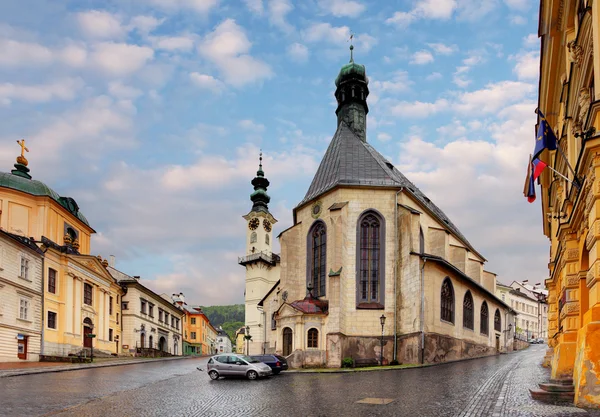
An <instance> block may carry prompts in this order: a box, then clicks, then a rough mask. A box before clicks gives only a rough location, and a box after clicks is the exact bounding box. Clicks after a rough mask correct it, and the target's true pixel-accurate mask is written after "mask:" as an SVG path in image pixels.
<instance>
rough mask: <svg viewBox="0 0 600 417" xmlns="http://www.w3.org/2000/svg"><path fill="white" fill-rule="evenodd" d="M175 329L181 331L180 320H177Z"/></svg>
mask: <svg viewBox="0 0 600 417" xmlns="http://www.w3.org/2000/svg"><path fill="white" fill-rule="evenodd" d="M175 329H176V330H179V319H175Z"/></svg>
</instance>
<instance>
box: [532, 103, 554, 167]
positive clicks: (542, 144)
mask: <svg viewBox="0 0 600 417" xmlns="http://www.w3.org/2000/svg"><path fill="white" fill-rule="evenodd" d="M536 111H537V114H539V116H540V124H539V126H538V131H537V135H536V137H535V149H534V150H533V159H534V160H535V159H537V158H538V157H539V156H540V154H541V153H542V151H543V150H544V149H548V150H549V151H554V150H556V142H557V140H556V135H555V134H554V131H553V130H552V128H550V125H549V124H548V121H547V120H546V117H545V116H544V114H543V113H542V112H541V111H540V110H539V109H538V110H536Z"/></svg>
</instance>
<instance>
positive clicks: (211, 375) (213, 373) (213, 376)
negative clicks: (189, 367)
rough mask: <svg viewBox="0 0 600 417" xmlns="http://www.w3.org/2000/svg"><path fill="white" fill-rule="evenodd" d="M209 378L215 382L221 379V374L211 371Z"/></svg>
mask: <svg viewBox="0 0 600 417" xmlns="http://www.w3.org/2000/svg"><path fill="white" fill-rule="evenodd" d="M208 376H209V377H210V379H212V380H215V379H219V373H218V372H217V371H210V372H209V373H208Z"/></svg>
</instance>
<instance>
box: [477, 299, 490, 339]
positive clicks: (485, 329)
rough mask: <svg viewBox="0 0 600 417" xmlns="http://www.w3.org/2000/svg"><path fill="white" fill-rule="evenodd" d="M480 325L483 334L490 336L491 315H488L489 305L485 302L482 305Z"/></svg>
mask: <svg viewBox="0 0 600 417" xmlns="http://www.w3.org/2000/svg"><path fill="white" fill-rule="evenodd" d="M480 321H481V323H480V325H479V329H480V332H481V334H489V325H490V322H489V313H488V306H487V303H486V302H485V301H484V302H483V304H481V317H480Z"/></svg>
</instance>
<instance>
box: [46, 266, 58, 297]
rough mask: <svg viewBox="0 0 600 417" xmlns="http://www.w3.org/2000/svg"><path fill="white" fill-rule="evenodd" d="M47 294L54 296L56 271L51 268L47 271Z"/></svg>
mask: <svg viewBox="0 0 600 417" xmlns="http://www.w3.org/2000/svg"><path fill="white" fill-rule="evenodd" d="M48 292H49V293H52V294H56V271H55V270H54V269H52V268H50V269H48Z"/></svg>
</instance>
